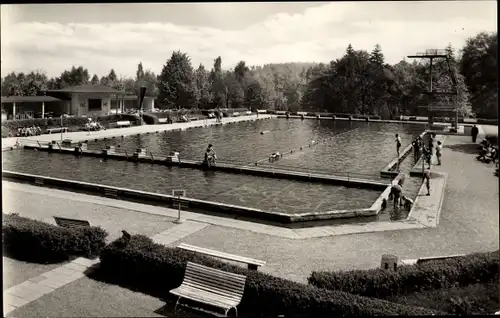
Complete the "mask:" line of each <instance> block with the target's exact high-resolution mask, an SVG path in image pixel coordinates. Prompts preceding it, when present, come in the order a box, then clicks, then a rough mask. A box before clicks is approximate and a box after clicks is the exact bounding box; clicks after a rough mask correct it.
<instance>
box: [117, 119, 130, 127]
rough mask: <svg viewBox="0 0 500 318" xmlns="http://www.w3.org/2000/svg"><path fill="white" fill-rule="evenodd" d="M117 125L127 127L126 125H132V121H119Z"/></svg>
mask: <svg viewBox="0 0 500 318" xmlns="http://www.w3.org/2000/svg"><path fill="white" fill-rule="evenodd" d="M116 124H117V125H118V126H126V125H130V121H128V120H126V121H117V122H116Z"/></svg>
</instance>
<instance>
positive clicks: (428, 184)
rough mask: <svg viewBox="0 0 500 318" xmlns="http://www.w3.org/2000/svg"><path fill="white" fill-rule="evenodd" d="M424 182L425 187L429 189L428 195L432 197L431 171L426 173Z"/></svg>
mask: <svg viewBox="0 0 500 318" xmlns="http://www.w3.org/2000/svg"><path fill="white" fill-rule="evenodd" d="M424 181H425V187H426V188H427V194H426V195H431V172H430V171H429V170H425V171H424Z"/></svg>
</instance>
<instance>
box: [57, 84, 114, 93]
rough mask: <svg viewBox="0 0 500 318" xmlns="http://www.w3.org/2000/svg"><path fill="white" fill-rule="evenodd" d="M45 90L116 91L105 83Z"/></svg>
mask: <svg viewBox="0 0 500 318" xmlns="http://www.w3.org/2000/svg"><path fill="white" fill-rule="evenodd" d="M47 92H54V93H110V94H116V93H118V91H117V90H116V89H113V88H111V87H109V86H106V85H100V84H97V85H94V84H83V85H77V86H71V87H66V88H62V89H54V90H49V91H47Z"/></svg>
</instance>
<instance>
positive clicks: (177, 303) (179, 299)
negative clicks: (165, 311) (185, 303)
mask: <svg viewBox="0 0 500 318" xmlns="http://www.w3.org/2000/svg"><path fill="white" fill-rule="evenodd" d="M180 301H181V296H179V298H177V302H176V303H175V307H174V314H175V312H176V311H177V305H179V302H180Z"/></svg>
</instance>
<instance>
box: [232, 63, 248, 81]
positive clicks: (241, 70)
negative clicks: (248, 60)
mask: <svg viewBox="0 0 500 318" xmlns="http://www.w3.org/2000/svg"><path fill="white" fill-rule="evenodd" d="M248 72H250V69H249V68H248V67H247V66H246V64H245V62H244V61H240V62H239V63H238V64H237V65H236V67H235V68H234V76H235V77H236V80H237V81H238V82H240V83H241V82H242V81H243V80H244V78H245V77H246V76H247V74H248Z"/></svg>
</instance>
